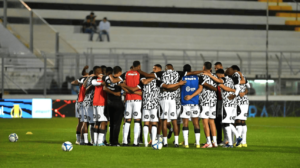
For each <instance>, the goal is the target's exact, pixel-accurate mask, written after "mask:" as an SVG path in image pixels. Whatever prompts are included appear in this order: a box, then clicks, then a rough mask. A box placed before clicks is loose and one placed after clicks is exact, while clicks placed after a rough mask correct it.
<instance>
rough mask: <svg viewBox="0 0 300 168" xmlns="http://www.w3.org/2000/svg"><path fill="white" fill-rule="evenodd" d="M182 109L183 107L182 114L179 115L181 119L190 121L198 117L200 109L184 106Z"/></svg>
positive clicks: (196, 106)
mask: <svg viewBox="0 0 300 168" xmlns="http://www.w3.org/2000/svg"><path fill="white" fill-rule="evenodd" d="M182 107H183V111H182V114H181V115H180V117H181V118H184V119H191V118H198V117H199V115H200V108H199V106H198V105H195V106H190V105H185V106H182Z"/></svg>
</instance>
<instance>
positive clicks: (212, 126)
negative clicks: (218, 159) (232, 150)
mask: <svg viewBox="0 0 300 168" xmlns="http://www.w3.org/2000/svg"><path fill="white" fill-rule="evenodd" d="M209 128H210V131H211V134H212V137H213V143H212V145H213V147H218V143H217V131H216V124H215V120H214V119H209Z"/></svg>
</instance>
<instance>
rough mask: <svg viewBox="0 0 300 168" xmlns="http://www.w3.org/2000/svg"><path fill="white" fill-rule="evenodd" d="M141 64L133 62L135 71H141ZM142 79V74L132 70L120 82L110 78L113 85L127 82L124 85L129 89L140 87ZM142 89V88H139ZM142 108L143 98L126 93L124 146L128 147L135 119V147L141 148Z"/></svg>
mask: <svg viewBox="0 0 300 168" xmlns="http://www.w3.org/2000/svg"><path fill="white" fill-rule="evenodd" d="M140 67H141V63H140V62H139V61H134V62H133V68H134V69H140ZM141 78H143V76H142V75H140V73H138V72H137V71H136V70H130V71H127V72H125V73H123V74H122V75H121V76H120V77H119V80H116V79H113V78H111V77H110V79H111V81H112V82H113V83H117V82H119V81H125V82H124V83H125V84H126V85H127V86H129V87H139V83H140V80H141ZM139 89H141V88H139ZM139 91H140V90H139ZM141 107H142V96H141V95H138V94H135V93H126V109H125V111H126V112H125V116H124V118H125V119H126V122H125V126H124V137H123V141H124V143H123V146H128V142H127V137H128V131H129V129H130V123H131V119H132V118H133V119H134V142H133V146H139V144H138V138H139V134H140V120H141V116H142V114H141Z"/></svg>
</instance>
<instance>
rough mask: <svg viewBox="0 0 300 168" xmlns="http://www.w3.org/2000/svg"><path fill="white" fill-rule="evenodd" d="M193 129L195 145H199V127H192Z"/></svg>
mask: <svg viewBox="0 0 300 168" xmlns="http://www.w3.org/2000/svg"><path fill="white" fill-rule="evenodd" d="M194 131H195V138H196V145H200V129H194Z"/></svg>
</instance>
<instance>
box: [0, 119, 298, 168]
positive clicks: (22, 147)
mask: <svg viewBox="0 0 300 168" xmlns="http://www.w3.org/2000/svg"><path fill="white" fill-rule="evenodd" d="M76 124H77V119H75V118H65V119H62V118H55V119H0V127H1V131H0V167H1V168H7V167H31V168H33V167H56V168H58V167H72V168H74V167H105V168H108V167H118V168H122V167H130V168H133V167H149V168H153V167H164V168H167V167H172V168H175V167H180V168H183V167H198V168H200V167H203V166H205V167H222V168H227V167H235V168H239V167H243V168H245V167H255V168H256V167H266V168H268V167H269V168H274V167H300V118H250V119H248V121H247V124H248V135H247V144H248V148H233V149H224V148H221V147H219V148H213V149H196V148H195V147H194V146H193V145H192V143H193V142H194V131H193V126H192V125H190V127H189V128H190V134H189V136H190V148H189V149H184V148H182V147H181V148H173V146H172V145H170V147H168V148H163V149H162V150H160V151H158V150H153V149H152V148H151V147H148V148H145V147H140V148H134V147H93V146H77V145H75V144H74V142H75V127H76ZM132 125H133V124H132ZM201 127H202V126H201ZM28 131H30V132H32V133H33V135H26V132H28ZM10 133H17V134H18V136H19V141H18V142H16V143H11V142H9V141H8V135H9V134H10ZM120 137H121V134H120ZM132 139H133V137H132ZM182 140H183V138H182V135H180V141H182ZM64 141H71V142H72V143H73V145H74V149H73V151H71V152H63V151H62V150H61V144H62V143H63V142H64ZM120 141H121V138H120ZM172 141H173V137H172V138H171V139H170V140H169V144H172ZM204 142H205V136H204V135H203V129H202V128H201V143H204Z"/></svg>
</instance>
